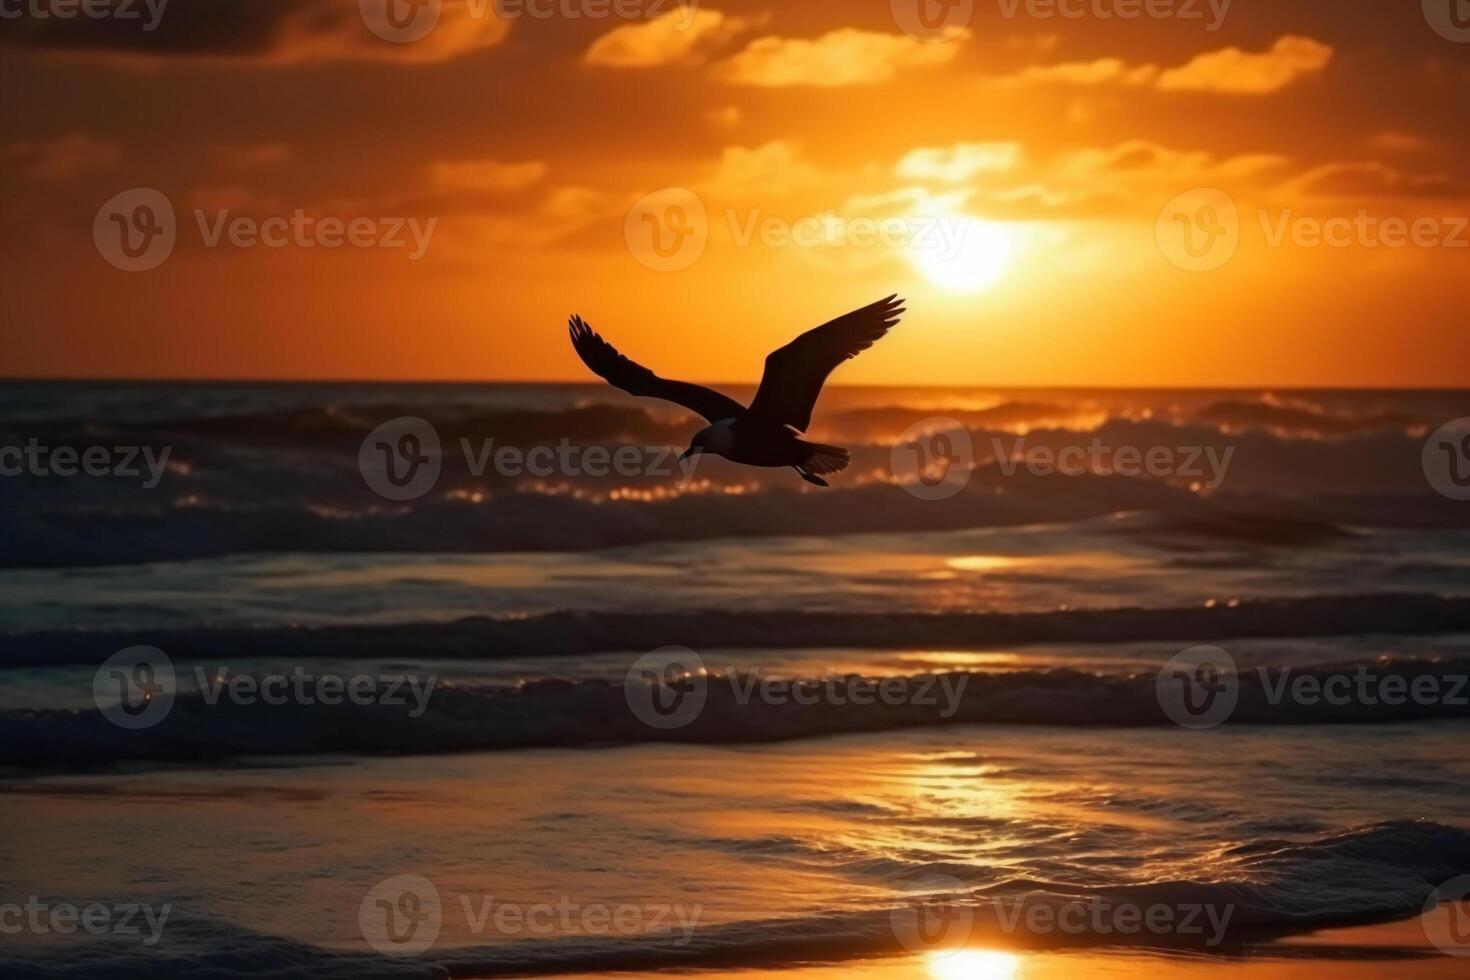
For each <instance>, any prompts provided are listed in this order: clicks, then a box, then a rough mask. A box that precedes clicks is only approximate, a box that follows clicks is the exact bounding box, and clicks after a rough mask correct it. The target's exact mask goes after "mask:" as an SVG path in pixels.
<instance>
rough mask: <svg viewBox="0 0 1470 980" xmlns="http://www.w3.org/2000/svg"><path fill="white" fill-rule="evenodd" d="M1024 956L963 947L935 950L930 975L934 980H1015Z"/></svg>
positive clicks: (930, 960) (930, 965)
mask: <svg viewBox="0 0 1470 980" xmlns="http://www.w3.org/2000/svg"><path fill="white" fill-rule="evenodd" d="M1020 968H1021V958H1020V957H1019V956H1017V955H1016V954H1015V953H1002V952H999V951H997V950H990V949H962V950H958V951H955V952H945V953H933V954H931V955H930V957H929V975H930V976H932V977H933V978H934V980H1015V978H1016V976H1017V975H1018V973H1019V971H1020Z"/></svg>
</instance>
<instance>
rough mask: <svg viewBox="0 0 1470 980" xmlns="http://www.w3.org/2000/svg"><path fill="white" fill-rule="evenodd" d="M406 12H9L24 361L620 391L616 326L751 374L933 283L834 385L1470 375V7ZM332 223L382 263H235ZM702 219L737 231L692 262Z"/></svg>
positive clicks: (27, 366) (214, 7) (10, 264)
mask: <svg viewBox="0 0 1470 980" xmlns="http://www.w3.org/2000/svg"><path fill="white" fill-rule="evenodd" d="M374 2H376V0H363V3H362V4H361V5H360V4H359V3H358V0H170V2H168V3H167V4H166V6H165V8H164V9H163V10H162V11H161V16H159V18H158V20H157V24H156V27H155V28H154V29H152V30H145V29H144V24H145V23H146V22H147V21H148V20H149V18H150V16H152V15H151V14H150V12H149V9H148V6H147V5H146V4H145V3H144V2H143V0H135V2H134V3H131V4H129V6H130V7H131V8H133V9H135V10H136V11H137V12H138V14H139V16H140V18H141V20H125V19H122V18H116V17H115V18H112V19H89V18H85V17H77V18H72V19H66V20H63V19H60V18H58V17H55V16H48V17H39V16H37V15H36V13H35V12H34V9H33V8H35V7H36V6H37V4H39V5H40V7H41V8H43V9H44V8H45V7H46V2H45V0H24V2H20V0H5V3H4V4H3V5H0V6H3V9H4V10H7V11H12V12H15V11H19V12H20V16H18V17H16V16H11V15H10V14H7V15H6V17H5V19H0V116H3V122H4V125H3V127H0V174H3V179H4V187H5V191H4V203H3V207H0V228H3V231H4V234H3V238H0V248H3V253H0V292H3V297H4V307H5V312H4V328H3V330H0V374H3V375H6V376H33V377H59V376H67V377H148V378H163V377H184V378H187V377H197V378H323V379H349V378H359V379H400V378H401V379H467V380H477V379H484V380H588V379H589V376H588V375H587V373H586V371H585V369H584V368H582V366H581V365H580V364H579V363H578V361H577V360H576V357H575V355H574V354H573V352H572V349H571V347H570V345H569V343H568V342H567V338H566V330H565V324H566V318H567V315H568V314H570V313H572V312H578V313H581V314H582V315H584V316H585V317H586V318H587V319H588V320H589V321H590V322H591V324H592V325H593V326H594V327H595V328H596V329H598V330H600V331H601V332H603V333H604V335H606V336H607V337H608V338H609V339H610V340H612V341H613V342H614V343H616V344H617V345H618V346H619V347H620V348H622V349H623V350H624V352H626V353H628V354H629V355H631V356H633V357H635V358H637V359H639V360H641V361H643V362H645V363H647V364H649V365H650V366H651V367H653V368H655V369H656V370H658V371H660V372H661V373H665V374H668V375H671V376H675V377H679V376H683V377H689V378H696V379H702V380H709V381H752V380H755V379H756V378H757V377H758V376H759V372H760V369H761V364H762V360H763V358H764V356H765V354H766V352H767V351H769V350H770V349H772V348H773V347H776V346H778V345H780V344H781V343H784V342H785V341H786V340H788V339H789V338H790V337H791V336H792V335H793V334H794V333H796V332H797V331H799V330H801V329H804V328H806V327H809V326H813V325H815V324H816V323H818V322H821V321H822V320H825V319H828V318H830V317H831V316H832V315H835V314H837V313H840V312H842V311H844V310H846V309H849V308H852V307H855V306H858V305H861V304H863V303H866V302H869V301H872V300H875V299H878V298H881V297H883V296H885V295H887V294H889V293H894V292H898V293H902V294H903V295H905V296H907V297H908V299H909V300H910V313H909V315H908V317H907V319H906V321H905V322H904V324H903V325H902V326H901V327H900V328H899V329H898V330H896V331H895V332H894V333H893V335H892V336H891V337H890V338H888V339H887V340H885V341H884V343H883V345H882V346H881V347H880V348H879V349H877V350H876V351H875V352H874V353H871V354H869V355H866V356H864V357H863V358H859V359H858V360H857V361H855V362H854V363H853V364H851V365H849V366H847V367H844V368H843V369H842V370H841V371H840V372H839V374H838V375H837V376H836V379H835V380H837V381H838V382H842V383H852V384H857V383H871V384H974V385H1157V386H1188V385H1313V386H1317V385H1343V386H1349V385H1394V386H1461V385H1465V384H1467V383H1470V330H1467V323H1466V309H1467V293H1470V275H1467V273H1470V228H1467V227H1466V224H1467V221H1466V216H1467V215H1470V177H1467V162H1470V126H1467V125H1466V105H1467V103H1470V29H1465V30H1459V29H1457V28H1456V27H1455V24H1454V22H1453V21H1450V20H1442V21H1441V22H1440V23H1439V24H1438V25H1437V26H1438V30H1437V29H1436V24H1435V23H1433V22H1434V21H1435V18H1436V15H1435V10H1434V8H1435V6H1436V5H1435V3H1434V2H1433V0H1426V3H1425V4H1424V5H1423V6H1422V7H1421V4H1420V2H1419V0H1402V2H1395V3H1381V2H1378V3H1348V2H1344V0H1296V2H1291V3H1283V2H1279V0H1234V2H1233V3H1225V2H1224V0H1214V2H1213V3H1211V2H1210V0H1178V2H1177V3H1173V4H1168V3H1165V2H1163V0H1154V5H1155V7H1157V8H1158V9H1161V10H1170V9H1172V10H1174V11H1175V12H1176V13H1178V12H1180V11H1184V12H1185V14H1186V16H1184V17H1180V16H1173V17H1167V18H1165V17H1149V16H1146V15H1145V16H1143V17H1138V18H1129V19H1125V18H1124V17H1123V16H1119V15H1118V14H1119V13H1120V12H1124V11H1128V12H1131V11H1133V10H1137V9H1140V8H1142V9H1144V10H1147V9H1148V7H1147V6H1146V5H1145V3H1144V2H1143V0H1131V2H1130V0H1066V2H1064V3H1063V4H1062V6H1063V7H1066V8H1067V9H1070V10H1071V11H1072V12H1074V13H1077V14H1080V16H1074V17H1064V16H1061V15H1060V14H1058V15H1056V16H1049V17H1048V16H1036V15H1037V14H1043V13H1046V12H1049V11H1052V10H1054V9H1057V8H1056V5H1055V4H1051V3H1037V2H1034V0H1033V2H1032V3H1029V4H1028V3H1027V2H1026V0H1015V2H1012V0H976V2H974V3H973V4H967V3H959V4H955V5H954V6H953V7H952V8H951V9H950V10H949V13H950V15H951V16H952V18H953V19H952V21H951V22H950V24H949V25H948V26H940V27H938V28H935V29H934V30H932V31H930V30H926V29H924V28H923V27H922V25H921V24H920V21H919V20H918V17H917V13H916V11H915V9H913V8H914V7H916V5H917V4H918V3H919V2H920V0H912V2H910V0H894V2H893V3H890V2H889V0H801V2H789V0H788V2H782V3H777V2H775V0H709V2H707V3H701V4H699V5H698V7H693V6H690V5H689V4H688V3H687V0H686V3H685V4H684V5H682V6H681V5H680V4H678V3H676V2H675V0H648V2H646V3H639V4H631V3H630V2H629V0H620V2H619V3H617V4H616V5H614V2H613V0H524V3H522V2H518V0H502V3H503V4H505V5H507V6H505V7H504V8H503V9H502V10H501V12H500V14H499V15H497V14H496V13H495V8H494V4H493V0H443V4H442V9H441V10H439V11H438V14H439V19H438V22H437V24H436V25H435V26H433V28H432V29H431V30H429V31H428V33H427V34H426V35H425V36H423V37H422V38H421V39H419V40H417V41H407V40H402V39H400V40H398V41H394V40H385V39H383V38H381V37H379V36H377V35H376V34H375V33H373V31H372V30H370V29H369V27H368V24H367V21H368V20H371V19H372V14H371V10H370V8H372V6H373V3H374ZM382 2H386V0H382ZM395 2H400V0H395ZM428 2H429V3H430V8H426V10H429V11H430V12H432V9H431V8H432V5H433V0H428ZM1450 2H1451V0H1444V3H1443V4H1442V6H1444V7H1445V8H1446V11H1445V12H1446V17H1448V9H1449V6H1450ZM157 5H158V0H154V7H157ZM381 5H382V4H381V3H380V4H379V6H381ZM649 7H654V8H655V9H656V10H658V11H660V12H662V14H663V15H662V16H659V17H653V18H650V17H647V16H633V17H623V18H619V17H616V16H610V15H609V14H610V12H611V11H612V10H615V9H620V10H623V11H625V12H634V9H635V8H637V9H645V10H646V8H649ZM971 7H972V8H973V9H969V8H971ZM533 8H534V10H535V11H536V12H541V13H548V14H550V16H546V17H541V16H532V15H531V12H530V11H531V10H532V9H533ZM404 9H405V10H410V11H411V10H412V8H410V7H408V6H407V5H405V7H404ZM934 9H936V10H943V9H944V8H942V7H936V8H934ZM364 11H368V12H369V13H368V14H367V15H366V17H365V15H364ZM1106 13H1112V14H1114V16H1110V17H1104V16H1101V14H1106ZM570 14H577V15H578V16H575V17H573V16H569V15H570ZM419 23H422V22H419ZM377 26H379V27H380V28H384V29H387V30H388V32H389V33H391V25H390V24H388V23H387V22H386V21H385V22H381V23H379V24H378V25H377ZM906 29H907V30H906ZM910 32H911V33H910ZM916 35H917V36H916ZM135 188H151V189H153V190H155V191H157V192H159V193H160V194H161V195H162V196H163V197H164V198H166V199H167V201H168V203H169V204H170V205H171V207H172V208H173V210H174V212H175V215H176V240H175V242H174V246H173V250H172V252H171V254H169V255H168V257H167V258H166V260H163V261H162V262H161V264H159V265H158V266H157V267H156V268H152V269H150V270H147V271H124V270H123V269H120V268H116V267H114V265H113V264H110V262H109V260H108V258H107V257H106V256H105V255H104V254H103V253H104V252H105V251H107V250H108V248H109V247H114V246H115V245H116V242H113V243H112V246H109V245H108V244H107V243H106V242H105V239H106V236H107V235H108V234H109V233H116V232H117V231H118V229H117V228H115V227H114V223H113V221H112V219H111V218H110V217H109V216H108V215H107V214H99V211H100V210H105V209H104V204H105V203H106V202H109V200H111V199H113V198H114V197H115V196H116V195H119V194H121V193H122V192H126V191H129V190H131V189H135ZM670 189H673V190H670ZM1201 189H1210V190H1209V192H1208V193H1206V192H1204V191H1202V190H1201ZM649 195H653V197H652V198H649ZM1181 195H1184V196H1183V197H1182V198H1181ZM1202 195H1203V196H1202ZM124 200H125V201H126V202H127V204H126V209H125V213H126V215H132V214H133V212H134V210H135V203H136V202H135V199H133V198H125V199H124ZM640 202H643V203H641V204H640ZM1171 202H1176V203H1174V204H1171ZM1178 202H1183V203H1178ZM671 204H672V205H675V206H677V207H679V208H681V209H682V210H679V211H677V212H671V211H670V210H669V208H670V205H671ZM1232 206H1233V208H1234V210H1235V212H1236V214H1237V215H1238V217H1237V218H1236V219H1235V220H1234V221H1232V220H1231V218H1230V216H1229V214H1228V213H1227V211H1228V210H1229V209H1230V207H1232ZM696 208H697V209H699V210H702V211H703V213H704V216H703V220H702V221H701V220H700V215H699V214H698V213H697V212H696V210H695V209H696ZM298 209H299V210H300V211H302V212H304V215H305V216H307V217H309V218H310V219H311V220H312V221H313V222H316V221H320V220H321V219H334V220H336V221H338V222H340V223H344V224H345V223H349V222H353V221H354V220H358V219H363V220H360V222H359V226H360V228H361V229H363V242H364V245H363V246H357V245H353V244H351V243H347V244H344V245H343V246H342V247H337V248H330V249H329V248H325V247H321V243H320V242H317V243H316V247H307V245H310V244H312V242H311V240H310V239H309V238H308V239H307V240H304V241H303V240H301V239H298V238H290V239H289V240H286V241H285V243H284V244H283V245H282V246H281V247H267V246H265V245H261V244H256V245H253V246H250V247H244V246H242V245H239V244H232V243H231V241H230V237H231V236H230V233H229V232H228V231H226V232H225V233H224V234H223V235H222V236H221V237H220V238H219V239H218V240H217V242H216V244H215V245H214V246H210V245H209V239H210V238H211V237H212V235H213V232H214V231H215V230H219V228H220V225H219V221H220V220H221V213H222V212H225V211H228V212H229V213H228V215H226V216H224V218H225V219H227V220H231V221H233V220H235V219H239V218H245V219H248V221H249V222H251V223H266V222H267V220H268V219H271V218H276V219H278V220H277V222H276V227H277V228H280V227H283V226H284V224H285V222H284V221H282V220H280V219H289V218H290V217H291V216H292V215H293V214H294V213H295V212H297V211H298ZM154 216H155V217H156V213H155V214H154ZM813 218H817V219H822V220H821V221H820V223H818V222H816V221H813V220H810V219H813ZM1334 218H1336V219H1348V221H1349V222H1351V228H1350V229H1349V228H1348V224H1347V222H1339V224H1338V226H1337V227H1338V229H1339V231H1340V232H1341V233H1342V236H1344V237H1341V238H1339V239H1338V240H1337V241H1336V242H1334V243H1330V244H1329V243H1328V242H1326V241H1323V242H1316V241H1314V240H1313V237H1312V228H1313V225H1311V224H1310V222H1311V221H1314V220H1315V221H1319V222H1321V221H1327V220H1329V219H1334ZM804 219H805V220H804ZM1389 219H1397V220H1398V221H1399V222H1400V224H1401V225H1403V226H1405V227H1408V228H1410V229H1417V232H1416V233H1415V234H1414V235H1411V236H1408V238H1409V240H1406V241H1404V242H1403V243H1402V244H1398V245H1394V244H1391V243H1392V242H1393V241H1394V239H1395V235H1394V225H1393V223H1392V222H1391V221H1389ZM1385 222H1388V223H1387V224H1385ZM201 223H202V224H203V227H202V228H201ZM396 226H402V229H403V230H402V231H400V232H399V233H398V235H397V237H398V238H399V239H400V240H402V241H404V242H405V247H399V248H389V247H376V246H375V245H371V244H366V243H367V242H368V241H369V240H371V241H374V242H375V241H377V240H378V239H379V238H380V237H381V236H382V235H384V234H387V233H388V232H389V231H390V230H391V229H392V228H394V227H396ZM792 226H795V227H794V229H792V230H793V231H794V232H795V234H796V237H797V238H798V239H799V240H800V241H799V242H797V243H793V242H791V241H789V240H788V239H787V237H786V235H785V230H786V229H791V228H792ZM1206 226H1208V228H1209V229H1215V230H1216V231H1221V232H1223V234H1221V235H1219V236H1218V240H1216V238H1207V239H1202V241H1204V245H1203V246H1201V247H1202V248H1205V251H1204V252H1203V253H1193V252H1191V251H1190V246H1186V245H1185V244H1184V241H1183V235H1184V232H1185V231H1186V230H1188V231H1190V233H1191V236H1193V234H1194V233H1195V232H1198V233H1199V234H1201V235H1207V234H1212V233H1210V232H1209V231H1208V229H1207V228H1206ZM94 227H95V229H96V233H95V234H94ZM676 227H678V228H684V229H685V230H686V231H688V232H689V233H690V236H691V237H686V239H685V241H687V242H693V243H695V245H699V244H702V245H703V251H702V253H699V254H698V255H697V257H695V256H691V255H690V254H689V253H682V254H673V255H671V256H660V255H658V254H657V253H656V252H653V251H652V250H651V245H650V243H651V239H650V238H649V236H650V235H651V234H652V232H653V231H654V230H658V231H659V232H660V233H661V234H663V233H668V234H670V235H672V234H673V231H672V229H674V228H676ZM412 228H417V229H418V230H419V231H420V232H425V231H428V232H429V233H428V235H427V237H426V238H425V239H424V240H423V241H422V242H421V244H422V246H423V247H422V249H421V251H422V255H421V256H420V257H417V258H415V257H413V256H414V255H415V254H416V252H417V251H419V249H416V247H415V241H414V236H413V234H412V232H411V230H410V229H412ZM875 228H876V229H879V230H880V231H881V232H882V234H881V235H879V236H878V237H879V239H880V240H878V241H876V242H872V241H868V240H867V239H866V238H865V236H864V231H865V230H869V229H875ZM816 229H820V231H815V230H816ZM813 232H814V236H813V235H812V234H808V233H813ZM313 233H314V232H313ZM950 233H952V234H953V235H955V236H956V237H955V238H954V239H953V240H947V239H946V238H945V235H946V234H950ZM1171 235H1172V236H1173V237H1171ZM1237 235H1238V247H1236V248H1235V251H1234V252H1233V253H1231V252H1230V251H1229V249H1230V247H1231V246H1233V245H1235V244H1236V243H1235V236H1237ZM98 236H100V238H101V239H102V240H104V241H103V242H102V246H101V247H99V238H98ZM640 236H642V237H641V238H640ZM1415 237H1417V239H1418V241H1417V242H1416V241H1414V240H1413V238H1415ZM670 241H675V242H677V241H678V239H670ZM1211 246H1213V248H1214V249H1224V250H1225V251H1223V252H1221V251H1215V250H1212V248H1211ZM114 257H115V256H114ZM670 265H672V266H675V268H671V269H669V270H667V271H662V270H661V269H660V268H658V267H659V266H670ZM1191 266H1193V268H1191Z"/></svg>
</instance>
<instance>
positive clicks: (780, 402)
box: [571, 295, 904, 487]
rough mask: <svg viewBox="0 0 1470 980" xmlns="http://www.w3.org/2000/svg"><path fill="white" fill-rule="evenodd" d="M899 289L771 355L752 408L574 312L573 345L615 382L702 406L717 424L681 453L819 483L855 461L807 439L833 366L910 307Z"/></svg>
mask: <svg viewBox="0 0 1470 980" xmlns="http://www.w3.org/2000/svg"><path fill="white" fill-rule="evenodd" d="M903 302H904V301H903V300H901V299H899V298H898V296H897V295H894V296H890V297H888V298H887V299H884V300H879V301H878V302H876V303H874V304H872V305H871V306H864V307H863V308H862V309H860V310H853V311H852V312H851V313H848V314H846V315H845V316H840V317H838V318H837V319H835V320H833V321H832V322H831V323H827V324H823V325H822V326H820V327H817V328H816V329H815V330H808V331H807V332H806V333H804V334H802V335H801V336H800V337H797V338H796V339H795V340H793V341H792V342H791V343H789V344H787V345H786V346H785V347H782V348H781V349H780V350H777V351H773V352H772V353H771V354H770V355H769V356H768V357H767V358H766V373H765V375H764V376H763V377H762V378H761V385H760V388H759V389H758V390H757V391H756V393H755V400H754V401H752V402H751V403H750V407H749V408H746V407H745V406H744V405H742V404H740V403H739V402H737V401H736V400H735V399H733V398H730V397H728V396H727V395H722V394H720V393H719V392H718V391H715V390H714V389H712V388H706V387H704V386H703V385H696V384H689V383H688V382H686V381H669V380H667V379H665V378H660V377H659V376H658V375H656V374H654V373H653V372H652V371H650V370H649V369H648V368H646V367H644V366H643V365H641V364H637V363H635V362H633V361H630V360H629V359H628V358H626V357H624V356H623V355H622V354H620V353H618V350H617V348H615V347H614V346H613V345H612V344H609V343H608V342H607V341H605V340H603V339H602V337H600V336H599V335H598V334H597V333H596V332H595V331H594V330H593V329H592V328H591V327H589V326H588V325H587V322H586V321H585V320H583V319H582V318H581V317H580V316H573V317H572V319H571V334H572V346H574V347H576V348H577V354H578V356H580V357H581V358H582V362H583V363H584V364H586V365H587V366H588V367H589V368H591V369H592V370H593V372H595V373H596V374H597V375H598V376H600V377H601V378H602V379H603V380H605V381H606V382H607V383H608V384H610V385H612V386H613V387H614V388H621V389H622V390H623V391H626V392H627V393H628V394H630V395H640V396H645V397H648V398H662V399H664V400H665V401H671V402H674V403H675V404H676V405H682V406H684V407H685V408H687V409H689V410H690V411H693V412H698V413H699V414H700V415H702V416H704V418H705V419H706V420H707V421H708V422H709V423H710V424H709V425H708V426H707V427H706V428H704V429H701V430H700V431H699V432H697V433H695V436H694V440H693V441H692V442H691V443H690V445H689V449H688V450H687V451H686V452H685V453H684V455H683V456H681V457H679V458H680V459H688V458H689V457H690V456H696V455H698V454H700V453H714V454H715V455H717V456H723V457H725V458H726V459H729V460H733V461H735V462H737V463H744V464H746V465H747V466H768V467H784V466H790V467H793V468H794V469H795V470H796V472H798V473H800V474H801V478H802V479H803V480H805V481H807V482H808V483H814V484H816V485H817V486H819V487H826V486H830V485H831V484H829V483H828V482H827V481H826V480H824V479H822V477H824V476H830V475H831V474H833V473H840V472H841V471H842V470H845V469H847V466H848V464H849V463H850V462H851V461H852V460H851V457H850V456H848V453H847V450H846V449H843V448H841V447H839V446H826V445H823V444H821V443H817V442H807V441H806V440H805V439H802V438H801V437H800V436H801V433H803V432H805V431H806V429H807V427H808V426H809V425H811V423H812V409H813V408H814V407H816V404H817V396H818V395H820V394H821V392H822V385H823V384H824V383H825V382H826V380H827V375H829V374H831V373H832V369H833V368H835V367H837V365H839V364H841V363H842V362H843V361H845V360H848V359H849V358H852V357H856V356H857V355H858V354H859V353H861V352H862V351H865V350H867V349H868V348H869V347H872V346H873V344H874V342H875V341H877V340H878V338H879V337H882V336H883V335H884V334H886V333H887V332H888V330H889V328H890V327H892V326H893V325H894V324H896V323H897V322H898V319H899V316H900V315H901V314H902V313H903V312H904V305H903Z"/></svg>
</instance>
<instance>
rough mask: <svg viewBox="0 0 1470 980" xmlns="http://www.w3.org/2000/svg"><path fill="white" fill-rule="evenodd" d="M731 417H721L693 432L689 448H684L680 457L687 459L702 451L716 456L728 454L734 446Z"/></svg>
mask: <svg viewBox="0 0 1470 980" xmlns="http://www.w3.org/2000/svg"><path fill="white" fill-rule="evenodd" d="M733 425H734V421H733V420H732V419H722V420H721V421H719V422H716V423H715V424H714V425H711V426H707V427H705V428H703V429H700V430H699V431H698V432H696V433H694V438H693V439H691V440H690V441H689V448H688V449H686V450H684V455H683V456H680V457H679V458H680V459H688V458H689V457H691V456H699V455H701V454H703V453H713V454H714V455H716V456H728V455H730V451H731V450H732V449H734V448H735V430H734V428H733Z"/></svg>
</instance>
